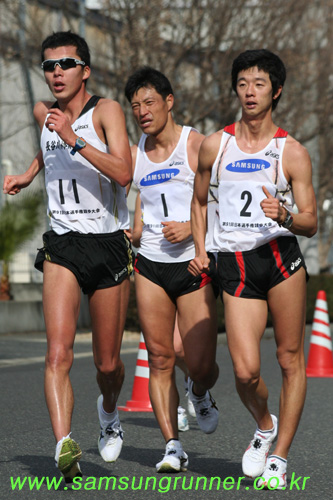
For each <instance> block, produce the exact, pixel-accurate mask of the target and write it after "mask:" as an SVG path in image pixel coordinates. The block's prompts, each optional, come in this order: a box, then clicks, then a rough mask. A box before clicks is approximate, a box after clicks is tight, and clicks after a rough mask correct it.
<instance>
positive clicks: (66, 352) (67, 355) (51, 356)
mask: <svg viewBox="0 0 333 500" xmlns="http://www.w3.org/2000/svg"><path fill="white" fill-rule="evenodd" d="M73 358H74V355H73V349H72V347H70V348H69V347H66V346H64V345H61V344H51V345H50V346H49V347H48V350H47V353H46V357H45V366H46V368H47V369H50V370H53V371H57V370H65V371H69V370H70V368H71V366H72V364H73Z"/></svg>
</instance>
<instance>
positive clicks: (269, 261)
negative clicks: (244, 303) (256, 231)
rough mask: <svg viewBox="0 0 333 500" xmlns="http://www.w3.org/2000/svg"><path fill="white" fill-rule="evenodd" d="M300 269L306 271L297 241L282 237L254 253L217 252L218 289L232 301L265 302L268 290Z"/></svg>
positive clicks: (250, 251)
mask: <svg viewBox="0 0 333 500" xmlns="http://www.w3.org/2000/svg"><path fill="white" fill-rule="evenodd" d="M302 267H304V269H305V271H306V265H305V262H304V257H303V255H302V253H301V250H300V248H299V245H298V241H297V239H296V238H295V237H294V236H291V237H290V236H282V237H280V238H277V239H275V240H272V241H270V242H269V243H266V244H264V245H262V246H260V247H258V248H255V249H254V250H248V251H246V252H219V254H218V261H217V269H218V280H219V287H220V290H224V291H225V292H227V293H228V294H229V295H233V296H234V297H243V298H246V299H262V300H267V292H268V291H269V290H270V289H271V288H273V287H274V286H276V285H277V284H279V283H281V281H284V280H286V279H288V278H289V277H290V276H292V275H293V274H294V273H296V272H297V271H298V270H299V269H301V268H302ZM306 279H308V274H307V272H306Z"/></svg>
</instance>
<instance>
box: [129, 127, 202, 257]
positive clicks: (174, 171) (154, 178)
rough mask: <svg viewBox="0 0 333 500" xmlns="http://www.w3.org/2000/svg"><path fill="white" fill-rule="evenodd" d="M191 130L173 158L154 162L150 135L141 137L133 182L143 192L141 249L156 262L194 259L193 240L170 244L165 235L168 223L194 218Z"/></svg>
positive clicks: (187, 129) (182, 135) (185, 128)
mask: <svg viewBox="0 0 333 500" xmlns="http://www.w3.org/2000/svg"><path fill="white" fill-rule="evenodd" d="M191 130H192V128H191V127H183V129H182V133H181V136H180V139H179V141H178V144H177V146H176V147H175V149H174V151H173V152H172V154H171V155H170V157H169V158H168V159H167V160H165V161H163V162H161V163H154V162H152V161H151V160H150V159H149V158H148V156H147V154H146V152H145V143H146V139H147V137H148V136H147V135H146V134H143V135H142V136H141V138H140V141H139V144H138V150H137V156H136V163H135V169H134V175H133V182H134V183H135V185H136V186H137V188H138V189H139V191H140V198H141V209H142V220H143V228H142V236H141V240H140V250H139V253H141V254H142V255H143V256H144V257H146V258H147V259H150V260H154V261H156V262H170V263H172V262H184V261H187V260H190V259H192V258H193V257H194V255H195V251H194V243H193V239H192V237H191V236H190V237H188V238H186V240H184V241H182V242H181V243H170V242H169V241H168V240H167V239H166V238H165V237H164V234H163V233H162V229H163V227H164V226H163V225H162V224H161V222H164V221H177V222H186V221H189V220H190V218H191V200H192V194H193V182H194V172H193V170H192V169H191V167H190V166H189V163H188V158H187V140H188V136H189V134H190V132H191Z"/></svg>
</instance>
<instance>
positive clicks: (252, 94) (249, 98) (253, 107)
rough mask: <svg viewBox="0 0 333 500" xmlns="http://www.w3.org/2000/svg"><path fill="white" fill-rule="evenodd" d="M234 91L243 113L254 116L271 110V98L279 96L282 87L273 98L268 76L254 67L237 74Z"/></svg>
mask: <svg viewBox="0 0 333 500" xmlns="http://www.w3.org/2000/svg"><path fill="white" fill-rule="evenodd" d="M236 90H237V95H238V98H239V100H240V103H241V105H242V109H243V113H245V114H247V115H250V116H256V115H260V114H261V113H265V112H267V111H268V110H269V109H270V108H271V106H272V99H273V97H277V96H278V95H279V94H280V92H281V90H282V87H281V88H280V89H279V90H278V91H277V93H276V94H275V96H273V93H272V92H273V90H272V83H271V80H270V78H269V74H268V73H266V72H265V71H263V70H260V69H258V68H257V66H254V67H253V68H249V69H246V70H244V71H240V72H239V73H238V78H237V86H236Z"/></svg>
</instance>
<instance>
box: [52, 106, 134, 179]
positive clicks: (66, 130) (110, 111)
mask: <svg viewBox="0 0 333 500" xmlns="http://www.w3.org/2000/svg"><path fill="white" fill-rule="evenodd" d="M48 113H49V114H48V117H47V120H46V122H45V125H46V126H47V127H48V128H49V130H54V131H56V132H57V134H58V135H59V137H60V138H61V139H62V140H63V141H64V142H65V143H66V144H68V145H69V146H71V147H74V146H75V141H76V139H77V138H78V137H79V136H78V135H77V134H76V133H75V132H74V131H73V129H72V127H71V124H70V121H69V119H68V117H67V115H66V114H65V113H63V112H62V111H61V110H60V109H58V108H51V109H49V110H48ZM93 120H94V126H95V129H96V132H97V133H98V135H99V137H100V138H101V139H102V140H104V142H105V141H106V143H107V144H108V149H109V151H108V152H106V153H104V152H102V151H99V150H98V149H96V148H95V147H94V146H92V145H91V144H89V143H87V145H86V147H85V148H83V149H81V150H79V151H78V152H77V153H76V154H80V155H82V156H83V157H84V158H85V159H86V160H88V161H89V162H90V163H91V164H92V165H94V167H95V168H97V169H98V170H100V172H102V173H103V174H104V175H106V176H107V177H109V178H110V179H112V180H114V181H115V182H117V183H118V184H120V185H121V186H126V185H127V184H128V183H129V182H130V181H131V179H132V176H131V152H130V146H129V141H128V136H127V131H126V124H125V116H124V113H123V111H122V109H121V107H120V105H119V103H117V102H116V101H112V100H110V99H102V100H101V101H100V102H99V103H98V104H97V106H96V109H95V111H94V115H93ZM83 139H84V134H83Z"/></svg>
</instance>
